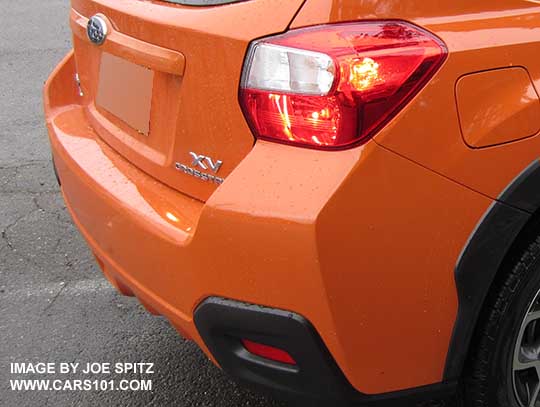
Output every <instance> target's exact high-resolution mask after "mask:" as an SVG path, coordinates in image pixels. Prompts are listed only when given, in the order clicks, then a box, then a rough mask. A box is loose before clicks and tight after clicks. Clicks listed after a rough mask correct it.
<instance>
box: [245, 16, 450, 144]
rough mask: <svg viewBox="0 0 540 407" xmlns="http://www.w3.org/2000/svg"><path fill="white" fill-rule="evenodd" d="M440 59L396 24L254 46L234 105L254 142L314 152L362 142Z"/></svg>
mask: <svg viewBox="0 0 540 407" xmlns="http://www.w3.org/2000/svg"><path fill="white" fill-rule="evenodd" d="M446 54H447V50H446V47H445V45H444V44H443V43H442V41H441V40H440V39H438V38H437V37H436V36H434V35H433V34H431V33H429V32H427V31H425V30H423V29H421V28H419V27H416V26H414V25H412V24H409V23H406V22H403V21H371V22H357V23H342V24H327V25H321V26H315V27H308V28H303V29H297V30H291V31H289V32H287V33H285V34H282V35H278V36H274V37H269V38H264V39H262V40H258V41H256V42H254V43H253V44H252V45H251V47H250V51H249V54H248V57H247V59H246V65H245V67H244V72H243V77H242V84H241V89H240V103H241V105H242V109H243V111H244V114H245V116H246V119H247V121H248V123H249V125H250V127H251V129H252V131H253V133H254V134H255V136H256V137H257V138H261V139H267V140H272V141H278V142H282V143H287V144H294V145H300V146H305V147H312V148H320V149H342V148H347V147H351V146H355V145H360V144H363V143H365V142H366V141H367V140H369V139H370V138H371V137H373V135H374V134H375V133H376V132H377V131H378V130H379V129H381V128H382V127H383V126H384V125H385V124H386V123H388V121H389V120H391V119H392V118H393V117H394V116H395V115H396V114H397V113H398V112H399V111H400V110H401V109H402V108H403V106H405V104H406V103H407V102H408V101H409V100H411V98H412V97H413V96H414V95H415V94H416V93H418V92H419V91H420V89H421V88H422V87H423V86H424V85H425V84H426V83H427V82H428V81H429V79H430V78H431V77H432V76H433V75H434V73H435V72H436V70H437V69H438V68H439V67H440V66H441V64H442V63H443V61H444V59H445V57H446Z"/></svg>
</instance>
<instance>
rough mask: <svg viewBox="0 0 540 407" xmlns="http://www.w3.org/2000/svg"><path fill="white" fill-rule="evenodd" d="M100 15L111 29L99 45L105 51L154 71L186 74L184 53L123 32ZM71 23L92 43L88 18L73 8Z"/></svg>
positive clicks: (79, 33) (74, 32)
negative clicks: (88, 32)
mask: <svg viewBox="0 0 540 407" xmlns="http://www.w3.org/2000/svg"><path fill="white" fill-rule="evenodd" d="M100 17H102V18H103V19H104V20H106V21H107V25H108V29H109V33H108V35H107V40H106V41H105V42H104V43H103V44H102V45H100V46H99V47H100V48H101V49H102V50H103V51H104V52H108V53H110V54H113V55H116V56H117V57H120V58H122V59H126V60H128V61H130V62H133V63H135V64H138V65H143V66H145V67H147V68H150V69H152V70H154V71H158V72H165V73H170V74H173V75H178V76H182V75H184V69H185V66H186V60H185V57H184V55H183V54H182V53H180V52H178V51H173V50H171V49H168V48H163V47H160V46H159V45H154V44H150V43H148V42H145V41H141V40H139V39H137V38H133V37H130V36H129V35H126V34H123V33H121V32H120V31H118V30H116V29H115V28H114V27H113V25H112V24H111V22H110V21H109V20H108V19H107V18H106V17H105V16H103V15H100ZM70 23H71V29H72V31H73V34H74V35H76V36H77V37H79V38H80V39H81V40H83V41H86V42H88V43H90V44H91V41H90V39H89V38H88V35H87V32H86V29H87V26H88V18H86V17H84V16H82V15H80V14H79V13H77V12H76V11H75V10H73V9H72V10H71V16H70Z"/></svg>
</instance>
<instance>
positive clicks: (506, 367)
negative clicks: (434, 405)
mask: <svg viewBox="0 0 540 407" xmlns="http://www.w3.org/2000/svg"><path fill="white" fill-rule="evenodd" d="M529 242H530V241H529ZM539 290H540V237H536V239H533V240H532V242H530V243H529V244H528V245H524V249H522V250H521V251H519V250H518V251H517V252H516V256H513V258H512V259H510V260H509V261H508V262H507V264H506V265H505V266H504V268H503V270H502V273H500V276H499V277H498V279H497V281H496V282H495V284H494V287H493V288H492V290H491V292H490V295H489V297H488V299H487V301H486V306H485V307H484V310H483V313H482V316H481V319H480V323H479V325H478V327H477V330H476V334H475V340H474V344H473V348H472V352H471V354H470V356H469V362H468V367H467V372H468V374H467V375H466V378H465V383H464V384H465V386H464V387H465V388H464V393H465V399H466V406H467V407H524V406H525V407H530V406H536V405H538V406H540V401H538V402H537V403H536V404H535V403H532V404H531V400H530V398H532V397H533V396H534V392H540V377H538V375H539V374H540V364H538V362H536V363H537V364H536V365H535V364H534V363H535V362H534V360H538V356H539V355H538V350H539V349H540V319H539V320H538V323H537V322H534V321H536V319H534V318H536V314H534V313H533V312H535V311H536V310H538V311H539V312H540V296H539ZM539 315H540V314H539ZM526 318H527V319H526ZM539 318H540V317H539ZM528 320H531V321H530V322H528ZM518 342H519V345H518ZM534 345H536V347H535V346H534ZM535 352H536V353H535ZM525 355H526V356H527V357H525ZM522 362H525V363H522ZM535 376H536V378H535ZM536 386H538V387H536ZM539 400H540V399H539Z"/></svg>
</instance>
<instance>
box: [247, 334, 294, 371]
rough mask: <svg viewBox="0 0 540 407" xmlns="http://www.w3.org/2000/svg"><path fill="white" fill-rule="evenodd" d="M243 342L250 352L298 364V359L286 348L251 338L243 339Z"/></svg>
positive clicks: (288, 363) (270, 358) (290, 363)
mask: <svg viewBox="0 0 540 407" xmlns="http://www.w3.org/2000/svg"><path fill="white" fill-rule="evenodd" d="M242 344H243V345H244V347H245V348H246V349H247V351H248V352H250V353H253V354H254V355H257V356H260V357H262V358H265V359H269V360H273V361H276V362H281V363H285V364H287V365H296V361H295V360H294V359H293V358H292V356H291V355H289V354H288V353H287V352H285V351H284V350H281V349H278V348H275V347H273V346H268V345H264V344H262V343H258V342H253V341H250V340H249V339H242Z"/></svg>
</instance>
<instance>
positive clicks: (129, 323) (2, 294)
mask: <svg viewBox="0 0 540 407" xmlns="http://www.w3.org/2000/svg"><path fill="white" fill-rule="evenodd" d="M0 6H1V10H2V12H1V13H0V27H2V29H1V30H0V231H1V236H0V406H17V407H19V406H40V407H41V406H47V405H50V406H68V405H69V406H71V405H80V406H109V405H118V406H235V407H236V406H276V405H281V404H279V403H278V402H277V401H272V400H269V399H267V398H265V397H263V396H261V395H259V394H256V393H252V392H250V391H248V390H246V389H244V388H243V387H241V386H238V385H236V384H235V383H234V382H232V381H231V380H230V379H229V378H227V377H226V376H225V374H224V373H223V372H221V371H220V370H219V369H218V368H216V367H215V366H214V365H212V364H211V362H210V361H209V360H208V359H207V358H206V356H205V355H204V354H203V353H202V352H201V351H200V350H199V349H198V348H197V347H196V346H195V345H194V344H193V343H191V342H189V341H186V340H183V339H182V338H181V337H180V336H178V334H177V333H176V331H175V330H174V329H173V328H172V327H171V326H170V325H169V324H168V322H167V321H166V320H164V319H163V318H160V317H154V316H151V315H150V314H148V313H147V312H146V311H145V310H144V309H143V307H142V306H141V305H140V304H139V303H138V302H137V300H135V299H133V298H127V297H122V296H120V295H119V294H117V293H116V292H115V291H114V289H113V288H112V287H111V286H110V285H109V284H108V282H107V281H106V280H105V278H104V277H103V276H102V274H101V273H100V271H99V270H98V267H97V265H96V264H95V263H94V259H93V257H92V255H91V253H90V251H89V250H88V248H87V247H86V244H85V243H84V241H83V239H82V237H81V236H80V235H79V233H78V231H77V230H76V228H75V227H74V226H73V224H72V222H71V219H70V216H69V214H68V213H67V211H66V209H65V206H64V203H63V201H62V198H61V196H60V193H59V188H58V186H57V184H56V180H55V178H54V173H53V169H52V166H51V161H50V150H49V144H48V140H47V134H46V129H45V125H44V119H43V113H42V96H41V92H42V86H43V83H44V81H45V79H46V78H47V76H48V75H49V73H50V72H51V70H52V69H53V68H54V66H55V65H56V64H57V63H58V62H59V61H60V60H61V58H62V57H63V56H64V55H65V54H66V52H67V51H68V50H69V48H70V46H71V39H70V33H69V28H68V11H69V4H68V0H25V1H13V0H9V1H8V0H0ZM140 361H142V362H149V363H154V366H155V368H154V371H155V372H154V374H152V376H151V380H152V389H153V390H152V391H47V392H46V391H37V390H34V391H14V390H11V387H10V386H11V385H10V380H13V379H20V378H21V375H16V374H12V373H10V366H11V363H13V362H19V363H20V362H27V363H28V362H33V363H37V362H54V363H60V362H80V363H86V362H107V363H109V362H110V363H116V362H140ZM23 376H24V375H23ZM28 377H31V378H36V377H37V378H44V377H45V376H44V375H39V374H35V375H27V377H26V378H28Z"/></svg>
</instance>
